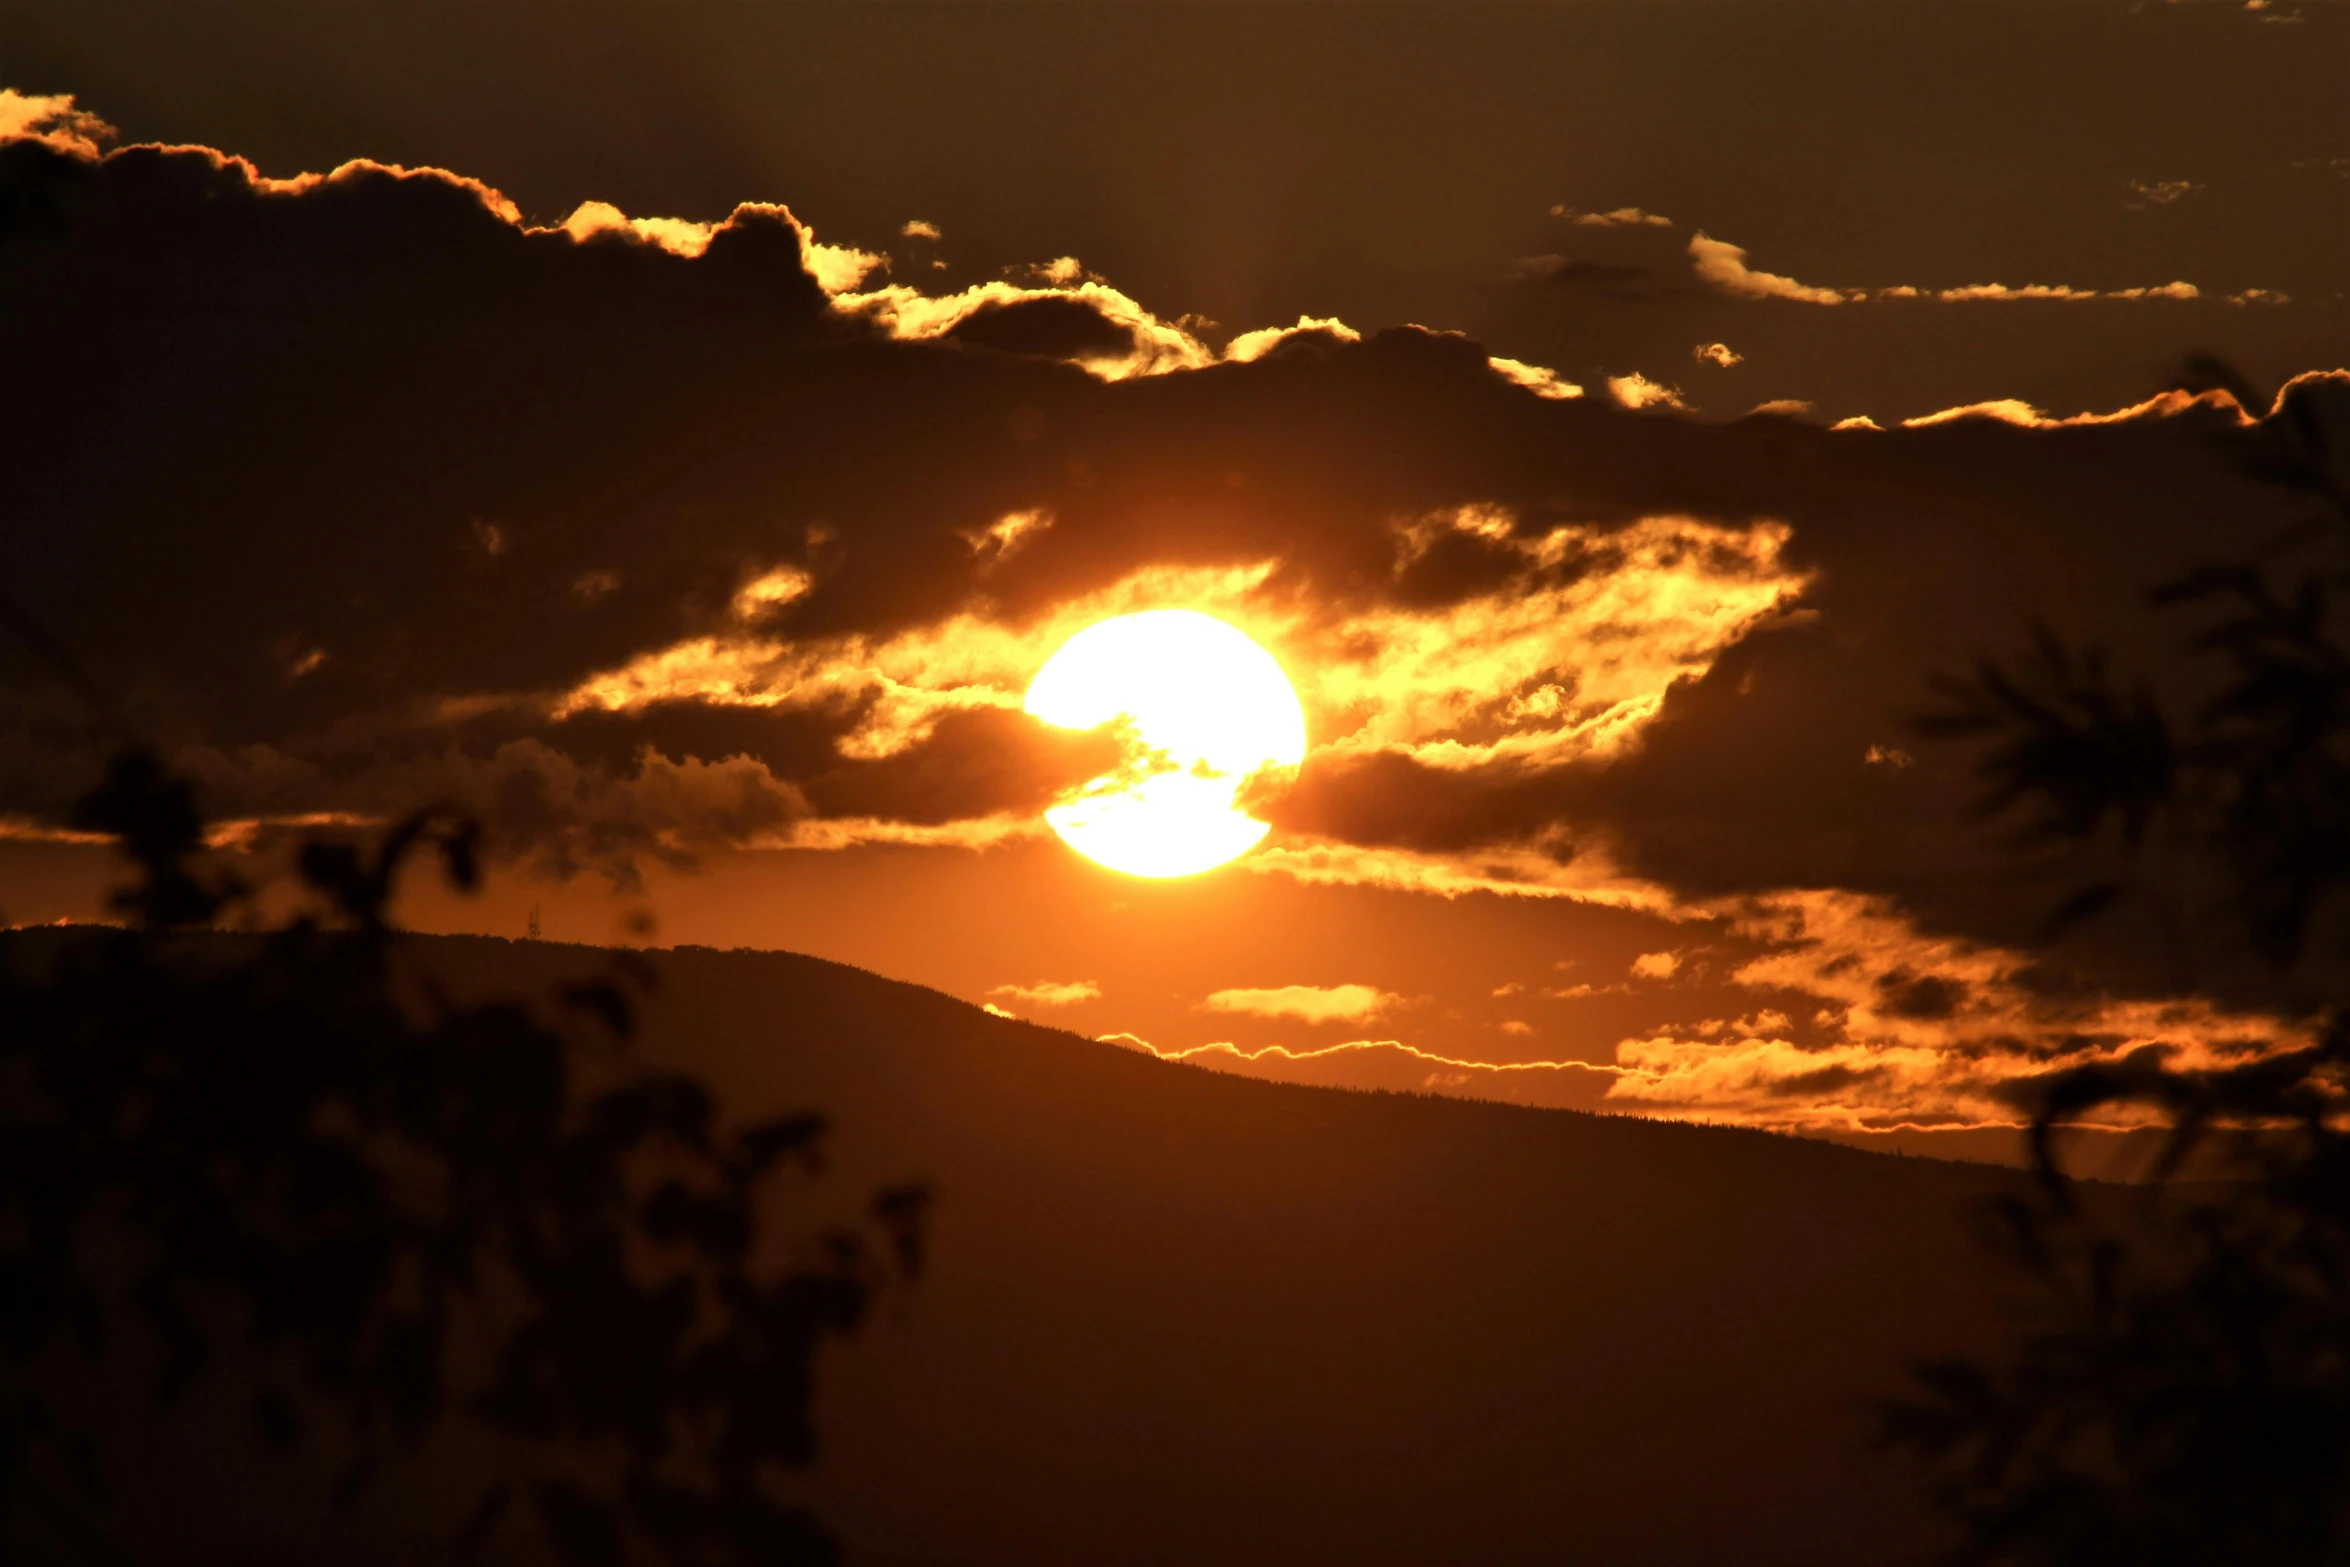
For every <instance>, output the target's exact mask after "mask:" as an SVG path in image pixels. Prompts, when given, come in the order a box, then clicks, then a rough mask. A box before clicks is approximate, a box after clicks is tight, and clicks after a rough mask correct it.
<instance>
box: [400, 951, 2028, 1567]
mask: <svg viewBox="0 0 2350 1567" xmlns="http://www.w3.org/2000/svg"><path fill="white" fill-rule="evenodd" d="M428 950H429V951H430V952H431V953H432V954H433V955H434V961H435V962H436V963H441V964H445V965H446V966H447V970H448V972H450V973H451V974H452V975H453V976H454V975H461V976H463V977H464V983H466V984H467V985H468V986H469V987H470V986H472V985H485V986H489V985H494V986H498V987H503V988H511V989H519V990H523V991H526V992H527V991H530V990H532V989H534V988H540V987H543V986H544V985H545V984H547V983H548V982H550V981H551V980H552V979H554V978H555V977H556V976H557V975H558V974H559V973H560V972H562V971H564V970H566V969H567V968H577V967H584V966H586V965H587V964H588V963H589V962H590V961H592V955H591V954H589V953H587V952H583V951H580V950H577V949H565V948H560V947H547V946H531V945H520V944H513V945H510V944H507V943H504V942H498V941H487V940H479V939H471V940H468V939H451V940H436V941H432V942H431V943H429V945H428ZM654 961H655V963H656V965H657V968H658V970H659V973H660V976H661V987H660V989H659V991H658V992H657V993H656V994H655V995H654V996H653V997H652V998H651V1000H650V1002H649V1004H648V1006H647V1008H646V1013H645V1018H644V1026H645V1033H644V1036H643V1037H644V1039H645V1041H646V1043H647V1047H648V1048H649V1049H650V1050H651V1051H652V1052H653V1053H654V1054H655V1055H656V1056H657V1057H663V1058H667V1059H668V1060H670V1061H672V1062H674V1063H678V1064H684V1063H690V1064H691V1065H692V1067H693V1068H694V1069H696V1070H697V1071H700V1072H703V1073H705V1074H707V1075H708V1076H709V1077H710V1078H711V1079H712V1080H713V1081H714V1083H715V1084H716V1085H717V1086H718V1087H719V1088H720V1090H721V1092H722V1093H723V1094H724V1095H725V1096H726V1097H727V1098H728V1099H729V1100H731V1101H732V1102H733V1103H734V1105H735V1106H736V1108H737V1109H738V1111H739V1112H740V1113H743V1114H753V1113H758V1112H762V1111H766V1110H770V1109H775V1108H779V1107H783V1106H800V1105H814V1106H820V1107H822V1108H823V1109H824V1110H825V1111H826V1112H828V1113H829V1114H830V1115H831V1116H832V1118H833V1120H834V1124H835V1126H836V1127H837V1129H838V1130H837V1134H836V1138H835V1142H834V1147H835V1149H836V1152H837V1155H838V1162H837V1163H836V1166H835V1170H834V1175H835V1179H834V1180H833V1181H831V1182H829V1183H828V1184H829V1185H831V1186H833V1187H836V1188H837V1189H838V1190H840V1191H841V1192H843V1193H844V1194H853V1193H856V1192H859V1191H862V1190H863V1189H864V1187H865V1186H866V1185H868V1184H870V1181H871V1179H872V1178H875V1177H882V1178H899V1177H904V1176H907V1175H914V1174H919V1175H923V1176H927V1177H929V1178H930V1179H932V1180H933V1181H934V1182H935V1183H936V1187H937V1191H938V1208H937V1212H936V1215H935V1228H934V1245H935V1252H934V1260H933V1263H932V1270H931V1272H930V1274H929V1276H928V1278H927V1279H926V1281H925V1282H924V1284H923V1285H922V1286H921V1287H920V1289H919V1291H918V1292H917V1293H916V1294H915V1295H914V1296H913V1297H912V1298H911V1299H910V1300H909V1301H908V1303H907V1305H906V1309H904V1310H903V1312H902V1313H901V1314H899V1315H898V1316H897V1317H896V1318H895V1319H894V1320H889V1321H884V1322H883V1323H882V1324H880V1325H879V1326H878V1327H877V1328H876V1329H875V1330H874V1331H872V1332H870V1333H868V1334H867V1335H866V1336H865V1337H864V1339H863V1340H862V1341H860V1342H859V1343H858V1344H856V1345H855V1346H853V1347H852V1348H851V1349H850V1350H848V1351H847V1352H846V1354H845V1355H843V1356H838V1357H835V1358H834V1359H832V1360H831V1362H830V1363H829V1364H828V1366H827V1368H826V1377H825V1382H824V1392H823V1394H822V1399H821V1404H820V1408H819V1421H818V1425H819V1430H820V1431H821V1433H822V1438H823V1442H824V1457H823V1460H822V1463H821V1465H820V1469H819V1474H820V1482H819V1492H818V1495H819V1505H820V1507H821V1509H822V1511H823V1512H824V1514H825V1516H826V1517H827V1519H828V1521H829V1522H830V1523H832V1524H833V1525H834V1527H836V1528H837V1529H838V1530H839V1531H840V1533H841V1534H842V1536H843V1537H844V1538H845V1539H846V1540H848V1541H849V1542H850V1543H851V1545H852V1547H853V1548H858V1549H861V1550H862V1551H863V1552H865V1553H867V1557H866V1559H869V1560H872V1561H877V1562H878V1561H887V1562H908V1563H911V1562H922V1563H939V1564H955V1563H973V1564H981V1563H1007V1564H1009V1563H1020V1564H1025V1567H1045V1564H1053V1563H1088V1564H1091V1563H1111V1562H1117V1563H1133V1564H1147V1563H1167V1564H1178V1563H1180V1564H1187V1567H1188V1564H1197V1563H1203V1562H1220V1563H1247V1562H1264V1563H1275V1562H1279V1563H1306V1562H1333V1563H1336V1562H1345V1563H1350V1564H1368V1563H1439V1562H1517V1561H1523V1562H1534V1561H1546V1562H1547V1561H1571V1562H1584V1563H1606V1564H1614V1563H1626V1564H1630V1563H1651V1562H1654V1563H1682V1562H1724V1563H1730V1562H1735V1563H1739V1564H1748V1567H1759V1564H1770V1563H1788V1564H1795V1563H1805V1564H1828V1563H1843V1562H1851V1563H1864V1562H1865V1563H1870V1564H1884V1563H1890V1562H1894V1561H1898V1560H1901V1559H1903V1558H1904V1557H1905V1556H1908V1555H1912V1554H1915V1552H1916V1549H1917V1547H1918V1546H1919V1544H1920V1542H1921V1541H1922V1540H1924V1539H1925V1538H1926V1536H1925V1533H1924V1531H1925V1527H1926V1526H1925V1524H1924V1522H1923V1521H1922V1514H1921V1513H1920V1511H1919V1510H1918V1509H1917V1508H1916V1506H1915V1505H1914V1503H1913V1502H1912V1501H1911V1499H1910V1493H1909V1490H1908V1487H1907V1479H1906V1476H1904V1475H1902V1474H1901V1473H1899V1472H1898V1471H1896V1470H1894V1469H1893V1468H1891V1466H1889V1465H1888V1464H1886V1463H1885V1462H1884V1461H1883V1460H1880V1459H1878V1458H1876V1457H1874V1456H1872V1455H1870V1454H1868V1453H1867V1452H1865V1451H1863V1450H1862V1446H1863V1442H1864V1438H1865V1432H1866V1429H1867V1420H1866V1408H1865V1406H1866V1404H1867V1402H1868V1401H1869V1400H1870V1399H1872V1398H1874V1397H1876V1396H1878V1395H1879V1394H1882V1393H1887V1392H1891V1391H1893V1390H1895V1389H1896V1388H1897V1387H1898V1386H1899V1382H1900V1373H1901V1368H1902V1366H1903V1364H1904V1362H1905V1361H1906V1360H1907V1359H1908V1358H1909V1357H1910V1356H1912V1355H1914V1354H1920V1353H1926V1352H1932V1351H1936V1350H1939V1349H1943V1348H1949V1347H1957V1346H1959V1345H1961V1344H1964V1343H1968V1342H1971V1341H1972V1340H1973V1337H1974V1334H1975V1333H1976V1332H1977V1331H1979V1325H1980V1324H1981V1322H1982V1321H1983V1319H1984V1314H1985V1299H1986V1291H1987V1289H1988V1285H1987V1283H1986V1282H1985V1280H1984V1279H1983V1278H1981V1277H1979V1276H1978V1270H1979V1258H1978V1256H1977V1254H1976V1253H1975V1252H1974V1251H1973V1250H1972V1249H1971V1247H1970V1245H1969V1244H1968V1242H1967V1241H1966V1239H1965V1232H1964V1229H1963V1226H1962V1224H1961V1223H1960V1222H1959V1218H1958V1214H1957V1211H1956V1210H1957V1209H1958V1207H1959V1205H1960V1204H1961V1203H1962V1201H1963V1199H1964V1198H1965V1197H1966V1196H1968V1195H1969V1194H1972V1193H1976V1192H1979V1191H1981V1190H1982V1189H1983V1186H1984V1183H1985V1181H1986V1180H1987V1179H1990V1178H1991V1177H1988V1176H1987V1175H1986V1174H1985V1173H1984V1172H1982V1171H1980V1170H1977V1169H1972V1168H1969V1167H1965V1166H1959V1165H1950V1164H1943V1163H1938V1162H1933V1161H1926V1160H1901V1159H1889V1158H1884V1157H1881V1156H1874V1155H1869V1154H1864V1153H1859V1152H1854V1151H1849V1150H1846V1149H1841V1148H1836V1147H1832V1146H1828V1145H1824V1144H1819V1143H1812V1142H1803V1141H1797V1140H1793V1139H1787V1138H1779V1137H1772V1136H1767V1135H1764V1134H1759V1133H1748V1132H1739V1131H1732V1130H1722V1129H1712V1128H1700V1127H1690V1126H1680V1125H1671V1124H1660V1123H1654V1122H1644V1121H1636V1120H1629V1119H1612V1118H1601V1117H1592V1116H1586V1115H1579V1114H1574V1113H1571V1112H1561V1111H1540V1110H1521V1109H1515V1108H1512V1107H1507V1106H1501V1105H1487V1104H1477V1103H1466V1102H1460V1101H1453V1100H1443V1099H1434V1098H1417V1097H1403V1096H1389V1095H1370V1094H1356V1093H1347V1092H1341V1091H1332V1090H1324V1089H1314V1088H1302V1087H1291V1086H1285V1085H1277V1084H1268V1083H1260V1082H1254V1081H1248V1080H1245V1079H1239V1078H1234V1077H1229V1076H1223V1075H1218V1074H1215V1073H1212V1072H1207V1071H1201V1070H1197V1069H1193V1068H1189V1067H1184V1066H1179V1065H1174V1064H1170V1063H1165V1062H1160V1061H1154V1060H1151V1059H1148V1058H1146V1057H1144V1056H1141V1055H1138V1054H1134V1053H1131V1052H1128V1051H1125V1050H1121V1049H1118V1048H1116V1047H1114V1046H1109V1045H1103V1044H1098V1043H1095V1042H1093V1041H1090V1040H1086V1039H1083V1038H1080V1037H1077V1036H1075V1035H1071V1034H1066V1033H1061V1032H1058V1031H1056V1030H1052V1029H1046V1028H1039V1027H1036V1026H1033V1025H1030V1024H1026V1023H1021V1022H1015V1021H1011V1020H1007V1019H1002V1018H998V1017H994V1016H991V1015H989V1014H987V1013H985V1012H982V1011H979V1010H977V1009H975V1008H973V1007H970V1006H968V1005H966V1004H964V1003H962V1002H958V1001H955V1000H953V999H951V998H949V997H946V996H943V995H940V994H938V993H936V992H933V991H928V990H924V989H921V988H919V987H916V986H912V985H904V984H898V983H894V982H892V981H889V980H884V979H880V978H877V977H875V976H873V975H870V974H867V973H863V972H861V971H858V970H855V969H851V968H846V967H843V966H840V965H837V964H831V963H825V962H821V961H818V960H816V959H811V958H805V957H799V956H794V955H790V954H783V953H757V952H734V953H723V952H713V951H708V950H702V949H685V950H680V951H675V952H670V953H664V954H657V955H656V956H655V960H654Z"/></svg>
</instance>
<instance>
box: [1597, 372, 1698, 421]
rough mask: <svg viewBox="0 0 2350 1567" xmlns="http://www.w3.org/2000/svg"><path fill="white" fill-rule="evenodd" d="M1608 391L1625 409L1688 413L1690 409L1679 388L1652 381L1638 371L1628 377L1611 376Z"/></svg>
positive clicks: (1608, 380)
mask: <svg viewBox="0 0 2350 1567" xmlns="http://www.w3.org/2000/svg"><path fill="white" fill-rule="evenodd" d="M1607 390H1608V395H1609V396H1610V397H1613V398H1614V399H1615V400H1616V402H1617V404H1618V405H1619V406H1621V407H1625V408H1632V409H1641V408H1678V409H1681V410H1684V411H1686V410H1687V409H1688V407H1689V405H1688V404H1687V403H1685V402H1683V401H1682V400H1681V389H1680V388H1679V387H1677V386H1666V385H1664V384H1663V383H1661V382H1657V381H1651V380H1650V379H1649V378H1648V377H1646V376H1644V375H1642V374H1641V373H1640V372H1639V371H1637V370H1634V371H1632V372H1631V373H1630V374H1628V375H1611V376H1609V377H1608V378H1607Z"/></svg>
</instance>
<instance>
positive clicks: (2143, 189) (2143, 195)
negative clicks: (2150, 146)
mask: <svg viewBox="0 0 2350 1567" xmlns="http://www.w3.org/2000/svg"><path fill="white" fill-rule="evenodd" d="M2202 189H2203V186H2202V185H2200V184H2198V183H2197V182H2195V181H2194V180H2124V181H2123V182H2122V190H2123V191H2124V192H2125V194H2124V196H2123V198H2122V205H2123V206H2125V207H2128V208H2130V209H2132V210H2133V211H2138V212H2143V211H2145V210H2146V209H2147V208H2149V207H2168V206H2172V205H2174V204H2175V203H2178V202H2181V201H2184V200H2185V199H2186V198H2187V197H2189V196H2192V195H2194V194H2196V193H2197V192H2199V191H2201V190H2202Z"/></svg>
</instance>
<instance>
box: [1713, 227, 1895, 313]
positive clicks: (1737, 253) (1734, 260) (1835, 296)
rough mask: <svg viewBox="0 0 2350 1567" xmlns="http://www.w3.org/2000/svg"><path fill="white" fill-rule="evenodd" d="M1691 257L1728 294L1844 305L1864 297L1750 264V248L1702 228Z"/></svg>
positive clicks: (1810, 303)
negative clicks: (1717, 236)
mask: <svg viewBox="0 0 2350 1567" xmlns="http://www.w3.org/2000/svg"><path fill="white" fill-rule="evenodd" d="M1689 258H1690V260H1691V261H1692V262H1694V263H1695V264H1696V268H1697V275H1698V277H1699V278H1701V279H1702V280H1704V281H1705V282H1707V283H1710V284H1712V285H1713V286H1714V287H1715V288H1718V289H1720V290H1721V291H1722V292H1723V293H1725V294H1735V295H1738V296H1740V297H1742V298H1746V299H1792V300H1797V301H1799V302H1801V303H1803V304H1807V305H1841V304H1843V303H1844V302H1845V301H1846V300H1849V299H1853V298H1856V297H1860V296H1858V295H1857V293H1855V292H1854V291H1849V290H1845V289H1838V288H1814V287H1812V286H1810V285H1809V284H1805V283H1798V282H1796V281H1795V280H1794V279H1793V278H1790V277H1781V276H1780V275H1779V274H1778V273H1776V272H1757V271H1755V270H1754V269H1753V268H1751V267H1749V266H1748V265H1747V264H1746V252H1745V251H1743V250H1741V249H1739V248H1738V247H1737V246H1736V245H1732V244H1728V243H1726V242H1724V241H1722V240H1718V239H1709V238H1707V237H1706V235H1705V234H1704V233H1703V232H1702V231H1701V232H1699V233H1696V234H1692V235H1690V236H1689Z"/></svg>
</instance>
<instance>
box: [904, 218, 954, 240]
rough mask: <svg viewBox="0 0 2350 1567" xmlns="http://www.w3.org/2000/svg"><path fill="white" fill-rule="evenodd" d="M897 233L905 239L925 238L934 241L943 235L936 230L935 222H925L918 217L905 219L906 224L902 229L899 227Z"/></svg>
mask: <svg viewBox="0 0 2350 1567" xmlns="http://www.w3.org/2000/svg"><path fill="white" fill-rule="evenodd" d="M898 233H899V234H900V235H902V236H903V237H905V238H907V239H927V240H931V241H936V240H938V239H940V238H942V237H943V236H942V235H941V234H940V233H939V231H938V225H937V224H935V223H925V222H923V221H922V220H921V219H920V218H911V219H909V220H907V223H906V226H905V227H904V228H902V229H899V230H898Z"/></svg>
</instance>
